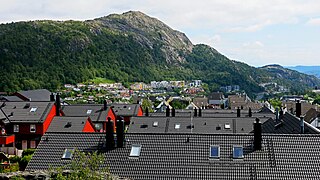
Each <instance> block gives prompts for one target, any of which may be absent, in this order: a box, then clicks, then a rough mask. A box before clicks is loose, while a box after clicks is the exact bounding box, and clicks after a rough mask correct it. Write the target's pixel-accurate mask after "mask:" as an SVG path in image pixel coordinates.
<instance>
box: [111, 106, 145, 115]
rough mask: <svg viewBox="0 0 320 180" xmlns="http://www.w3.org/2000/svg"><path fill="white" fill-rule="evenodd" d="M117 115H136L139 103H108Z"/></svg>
mask: <svg viewBox="0 0 320 180" xmlns="http://www.w3.org/2000/svg"><path fill="white" fill-rule="evenodd" d="M108 106H111V108H112V109H113V111H114V113H115V114H116V115H117V116H137V114H138V112H139V107H140V104H116V103H114V104H110V105H108Z"/></svg>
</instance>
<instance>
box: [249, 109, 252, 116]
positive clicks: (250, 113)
mask: <svg viewBox="0 0 320 180" xmlns="http://www.w3.org/2000/svg"><path fill="white" fill-rule="evenodd" d="M249 117H252V110H251V108H250V107H249Z"/></svg>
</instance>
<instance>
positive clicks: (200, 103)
mask: <svg viewBox="0 0 320 180" xmlns="http://www.w3.org/2000/svg"><path fill="white" fill-rule="evenodd" d="M192 102H193V104H195V105H196V106H197V108H202V109H205V108H206V107H207V106H208V105H209V104H208V98H206V97H196V98H193V101H192Z"/></svg>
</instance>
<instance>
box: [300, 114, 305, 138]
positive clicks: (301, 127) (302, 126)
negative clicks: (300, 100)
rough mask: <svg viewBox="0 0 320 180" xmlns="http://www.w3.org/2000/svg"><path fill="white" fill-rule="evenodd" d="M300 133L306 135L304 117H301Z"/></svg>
mask: <svg viewBox="0 0 320 180" xmlns="http://www.w3.org/2000/svg"><path fill="white" fill-rule="evenodd" d="M300 133H301V134H304V117H303V116H301V117H300Z"/></svg>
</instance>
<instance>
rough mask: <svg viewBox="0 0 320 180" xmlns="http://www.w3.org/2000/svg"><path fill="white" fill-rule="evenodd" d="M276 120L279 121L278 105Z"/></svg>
mask: <svg viewBox="0 0 320 180" xmlns="http://www.w3.org/2000/svg"><path fill="white" fill-rule="evenodd" d="M275 113H276V122H278V121H279V108H278V107H276V112H275Z"/></svg>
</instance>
